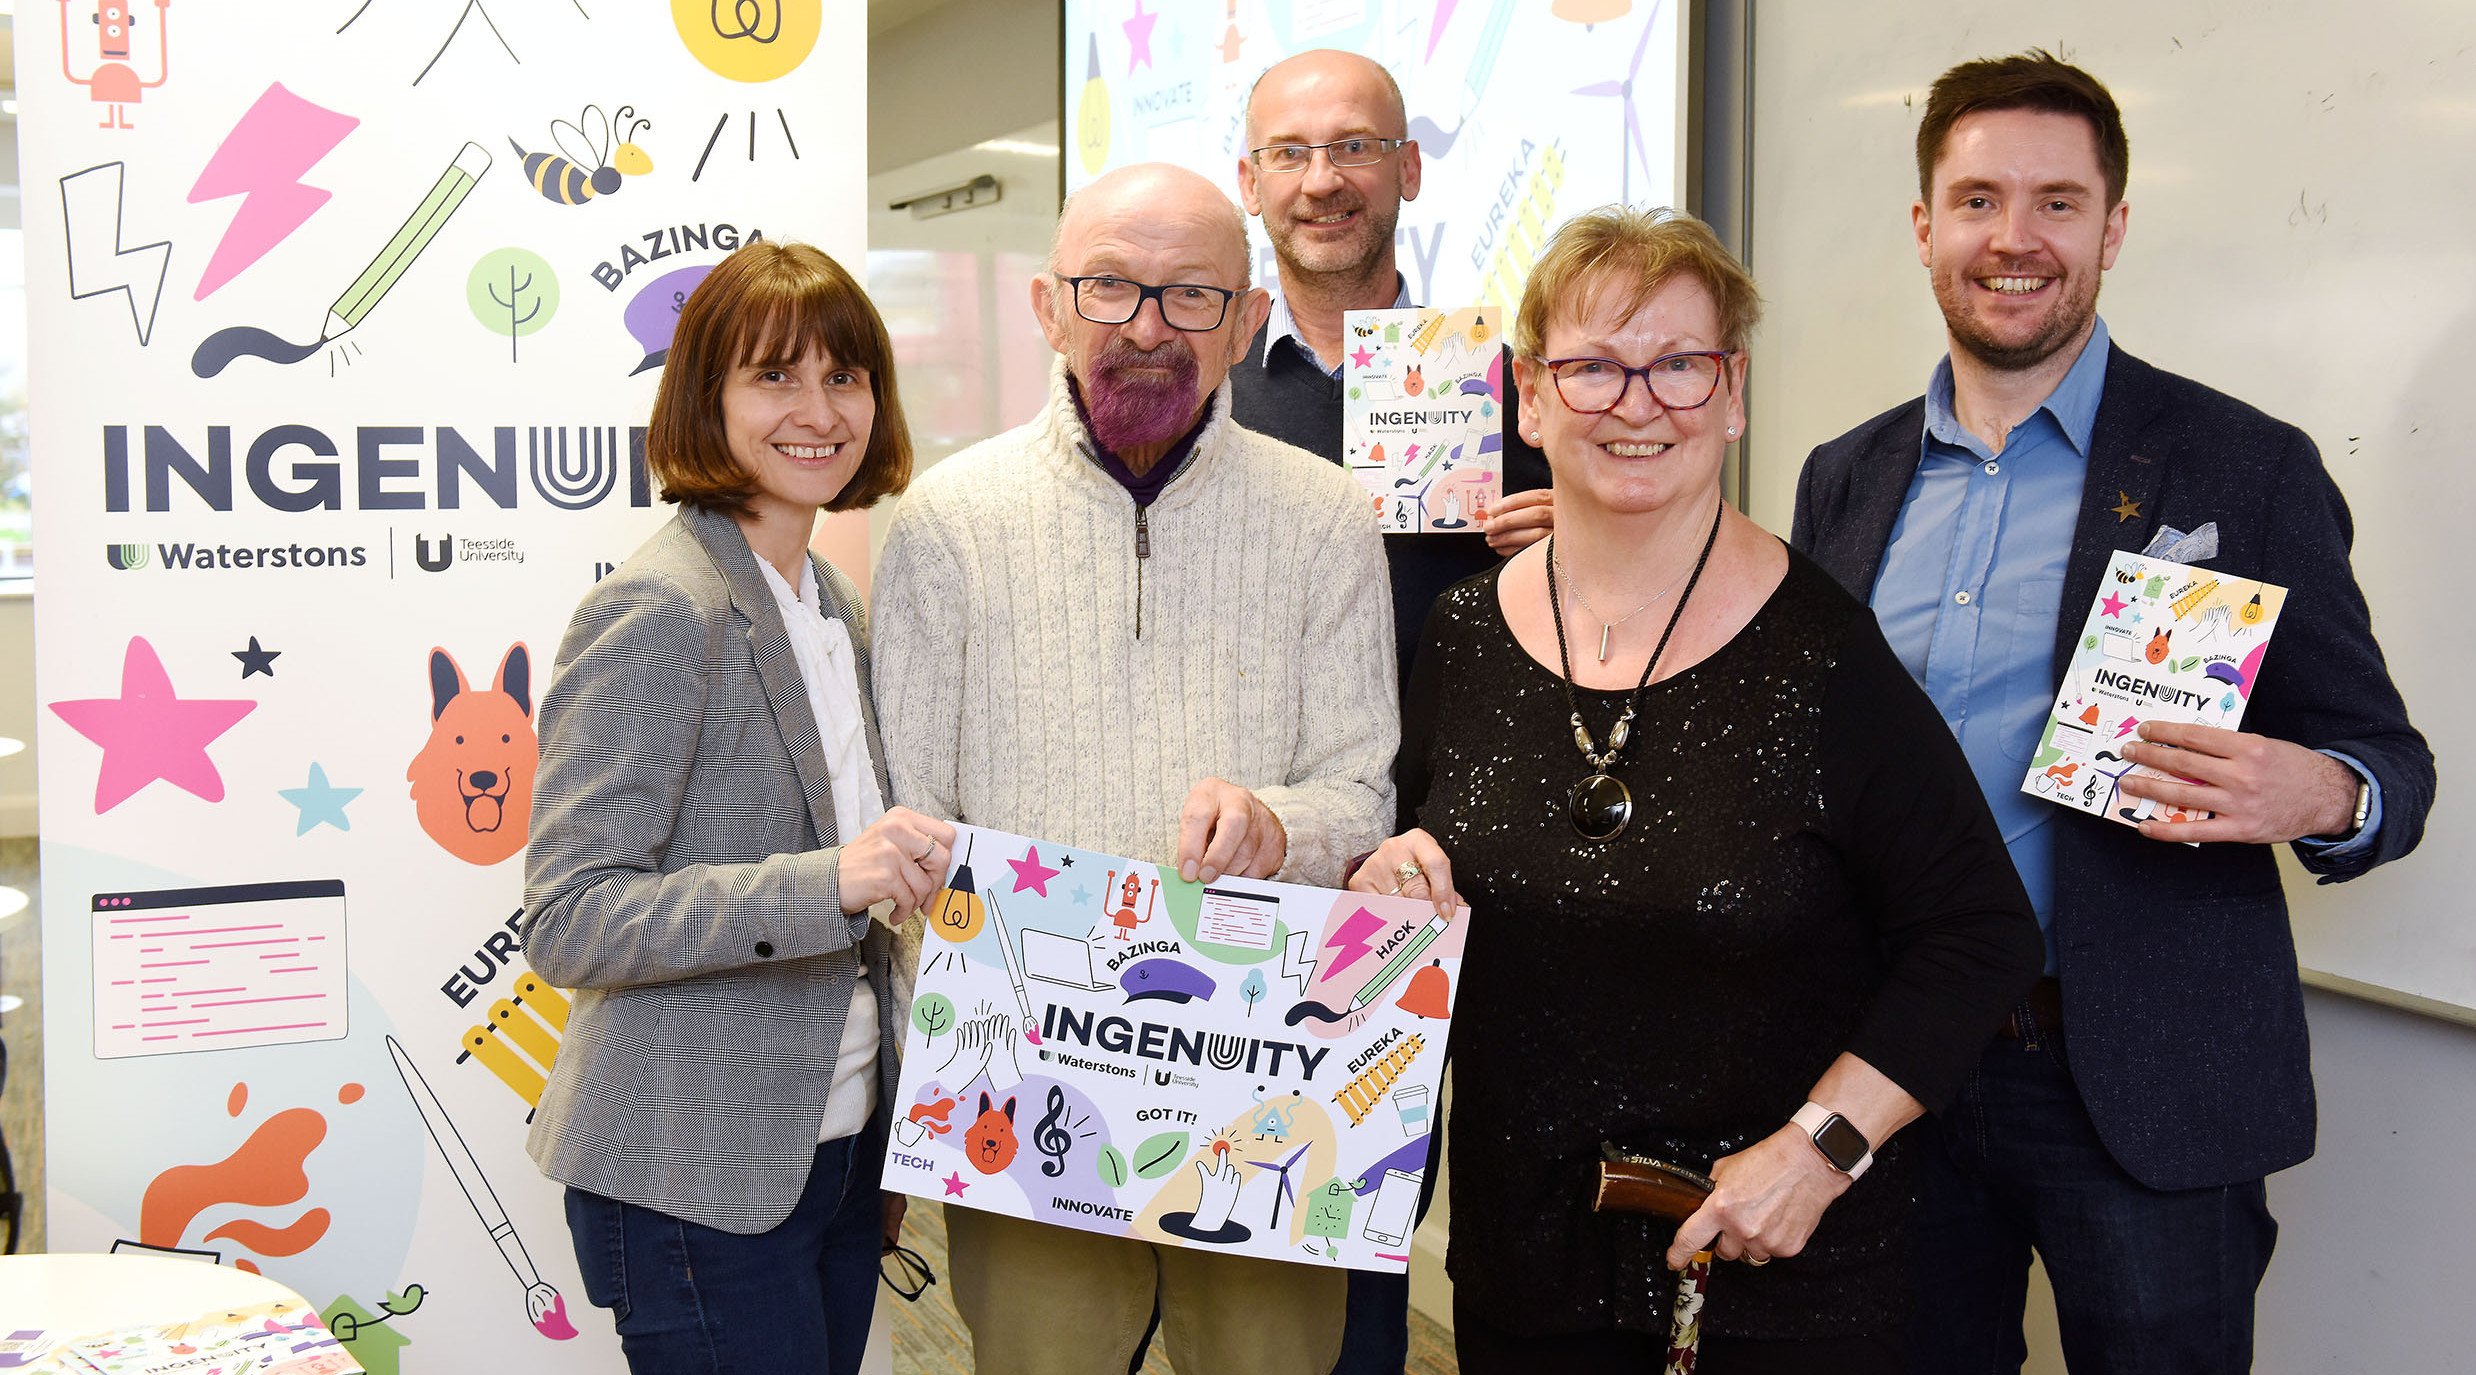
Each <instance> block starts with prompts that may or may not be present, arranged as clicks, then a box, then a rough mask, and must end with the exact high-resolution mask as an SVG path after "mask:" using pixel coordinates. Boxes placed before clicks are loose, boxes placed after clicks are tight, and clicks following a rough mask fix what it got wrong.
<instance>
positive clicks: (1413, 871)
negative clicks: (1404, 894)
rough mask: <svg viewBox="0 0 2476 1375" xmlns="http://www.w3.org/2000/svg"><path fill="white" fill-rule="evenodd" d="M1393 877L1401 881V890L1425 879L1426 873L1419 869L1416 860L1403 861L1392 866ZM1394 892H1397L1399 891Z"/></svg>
mask: <svg viewBox="0 0 2476 1375" xmlns="http://www.w3.org/2000/svg"><path fill="white" fill-rule="evenodd" d="M1393 877H1395V878H1397V879H1400V880H1401V886H1402V888H1407V887H1409V886H1410V885H1411V884H1412V883H1414V882H1416V881H1418V880H1419V879H1422V878H1425V877H1427V871H1426V870H1424V869H1421V868H1420V867H1419V864H1418V861H1417V860H1415V859H1405V860H1403V861H1402V862H1401V863H1399V864H1396V865H1394V866H1393ZM1394 891H1395V892H1399V891H1400V889H1395V890H1394Z"/></svg>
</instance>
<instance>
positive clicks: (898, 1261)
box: [877, 1243, 937, 1303]
mask: <svg viewBox="0 0 2476 1375" xmlns="http://www.w3.org/2000/svg"><path fill="white" fill-rule="evenodd" d="M889 1263H891V1264H892V1266H893V1271H889V1270H888V1269H887V1266H888V1264H889ZM894 1272H900V1274H901V1275H902V1278H900V1279H896V1278H895V1274H894ZM877 1278H879V1279H881V1280H884V1281H885V1286H886V1288H888V1289H891V1290H893V1291H894V1292H895V1293H897V1294H900V1295H902V1296H903V1302H905V1303H918V1302H919V1301H920V1296H921V1295H922V1294H925V1293H927V1292H928V1288H929V1286H930V1285H932V1284H935V1283H936V1282H937V1273H936V1272H935V1271H933V1270H931V1269H929V1263H928V1259H927V1257H925V1256H922V1255H921V1254H920V1253H919V1252H917V1251H914V1250H912V1249H911V1248H910V1247H908V1246H904V1245H901V1244H899V1243H897V1244H894V1245H889V1246H887V1247H886V1248H885V1249H884V1250H882V1251H880V1252H878V1254H877Z"/></svg>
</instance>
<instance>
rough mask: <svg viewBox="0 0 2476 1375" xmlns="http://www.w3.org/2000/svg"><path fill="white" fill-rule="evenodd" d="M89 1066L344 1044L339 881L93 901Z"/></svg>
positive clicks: (166, 892) (234, 886)
mask: <svg viewBox="0 0 2476 1375" xmlns="http://www.w3.org/2000/svg"><path fill="white" fill-rule="evenodd" d="M94 941H95V961H94V980H95V1058H97V1059H100V1060H117V1059H123V1058H126V1057H129V1056H134V1055H170V1054H177V1053H180V1052H184V1051H193V1050H231V1049H235V1048H238V1047H243V1046H267V1045H289V1044H292V1043H294V1042H299V1041H334V1040H340V1039H342V1038H343V1036H344V1032H345V1024H344V1002H345V996H344V972H345V959H344V884H343V881H342V880H340V879H308V880H302V881H299V882H291V883H238V884H230V885H227V886H224V887H217V888H165V889H159V890H156V891H153V892H129V893H98V894H96V895H95V899H94Z"/></svg>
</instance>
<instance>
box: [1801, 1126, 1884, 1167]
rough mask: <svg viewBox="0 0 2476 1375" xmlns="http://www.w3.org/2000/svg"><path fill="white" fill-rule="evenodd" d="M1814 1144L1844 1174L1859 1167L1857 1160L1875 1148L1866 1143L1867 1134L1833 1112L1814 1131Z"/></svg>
mask: <svg viewBox="0 0 2476 1375" xmlns="http://www.w3.org/2000/svg"><path fill="white" fill-rule="evenodd" d="M1814 1144H1815V1145H1816V1146H1818V1147H1820V1148H1821V1149H1822V1153H1823V1158H1824V1159H1825V1160H1828V1161H1830V1162H1831V1163H1832V1166H1833V1167H1834V1168H1836V1169H1837V1170H1839V1171H1840V1173H1842V1174H1847V1173H1848V1172H1849V1171H1851V1170H1853V1169H1856V1168H1857V1162H1859V1161H1861V1160H1863V1159H1865V1158H1866V1152H1867V1151H1869V1150H1871V1149H1873V1148H1872V1147H1870V1146H1868V1145H1867V1144H1866V1134H1865V1133H1864V1132H1861V1131H1859V1130H1857V1129H1856V1128H1855V1127H1853V1126H1850V1125H1849V1121H1848V1119H1847V1118H1845V1117H1842V1116H1840V1115H1839V1114H1838V1113H1836V1112H1835V1113H1833V1114H1832V1115H1831V1116H1830V1117H1828V1118H1826V1119H1824V1121H1823V1125H1822V1126H1821V1127H1819V1128H1817V1129H1816V1130H1815V1132H1814Z"/></svg>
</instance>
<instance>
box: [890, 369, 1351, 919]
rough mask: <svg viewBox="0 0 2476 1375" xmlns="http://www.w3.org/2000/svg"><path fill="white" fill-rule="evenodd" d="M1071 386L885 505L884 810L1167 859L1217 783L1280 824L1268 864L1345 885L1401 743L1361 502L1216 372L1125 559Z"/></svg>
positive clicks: (1129, 528)
mask: <svg viewBox="0 0 2476 1375" xmlns="http://www.w3.org/2000/svg"><path fill="white" fill-rule="evenodd" d="M1065 376H1066V372H1065V368H1064V365H1063V363H1060V364H1059V365H1058V366H1056V367H1054V368H1053V369H1052V370H1051V375H1050V388H1049V405H1048V407H1047V409H1046V410H1045V411H1044V412H1043V413H1042V414H1041V415H1040V417H1039V418H1038V419H1036V420H1034V421H1033V422H1032V423H1030V424H1028V425H1025V426H1023V427H1021V428H1019V429H1015V430H1009V431H1007V432H1006V433H1004V434H1001V435H998V436H996V437H994V438H992V439H988V440H985V441H983V442H981V443H979V444H975V445H973V446H972V447H971V448H969V449H966V450H964V451H963V452H961V453H959V454H956V455H954V456H953V457H951V458H948V459H946V460H945V461H944V462H942V463H939V464H938V465H937V466H936V467H934V468H932V469H930V470H929V471H928V472H926V473H925V474H923V475H922V476H921V477H920V479H919V481H918V482H916V483H914V484H913V486H912V488H911V491H910V494H909V495H907V496H906V497H905V498H904V499H903V504H902V506H901V508H900V509H899V510H897V511H896V512H895V515H894V521H893V525H892V528H891V530H890V531H889V533H888V534H887V537H886V544H885V551H884V553H883V555H882V557H881V559H880V562H879V564H878V567H877V576H876V588H875V596H874V606H873V607H872V609H871V615H870V620H871V621H872V622H873V623H874V627H875V636H874V652H875V657H876V700H877V713H878V720H879V722H880V725H881V728H882V730H883V732H884V735H885V741H886V756H887V761H886V762H887V766H888V772H889V773H890V774H891V775H892V778H893V783H894V798H895V801H897V802H899V803H901V804H903V805H905V806H909V807H912V808H915V809H917V810H919V811H923V812H928V813H931V814H934V815H937V816H941V817H948V818H952V819H955V820H960V821H966V822H971V823H974V824H976V825H982V826H990V827H995V828H997V829H1000V830H1007V831H1013V832H1016V833H1019V834H1024V835H1032V836H1039V837H1042V838H1045V839H1050V840H1055V841H1057V842H1059V843H1061V844H1066V845H1073V846H1077V847H1082V848H1088V849H1093V850H1100V851H1104V852H1107V853H1111V854H1123V855H1127V856H1130V857H1132V858H1136V859H1142V860H1146V861H1149V862H1153V863H1160V864H1167V863H1170V862H1172V861H1173V860H1174V859H1175V857H1176V850H1177V837H1178V809H1179V807H1180V805H1181V804H1183V803H1184V802H1185V800H1186V796H1187V792H1188V790H1189V789H1191V788H1192V787H1193V786H1194V785H1195V783H1196V781H1197V780H1199V779H1203V778H1207V777H1217V778H1222V779H1226V780H1228V781H1230V782H1232V783H1236V784H1239V785H1240V786H1242V787H1246V788H1250V789H1252V790H1253V791H1254V792H1255V794H1256V795H1257V796H1258V797H1259V798H1261V799H1262V800H1263V802H1264V804H1265V805H1266V806H1268V807H1270V808H1271V809H1272V811H1273V814H1274V815H1276V816H1278V817H1279V818H1280V819H1281V824H1282V826H1283V827H1284V828H1285V829H1286V830H1287V831H1288V833H1289V855H1288V859H1287V861H1286V863H1285V864H1284V866H1283V868H1282V870H1281V873H1280V874H1279V877H1280V878H1282V879H1284V880H1287V881H1292V882H1298V883H1314V884H1327V885H1330V884H1337V883H1338V882H1339V881H1340V878H1341V866H1342V864H1343V863H1344V862H1345V861H1346V860H1347V859H1348V858H1349V857H1350V856H1351V855H1354V854H1358V853H1360V852H1362V851H1365V850H1369V849H1372V848H1374V846H1375V844H1376V842H1377V841H1378V840H1380V839H1382V838H1383V836H1384V835H1385V834H1387V833H1388V831H1389V829H1390V828H1391V825H1392V820H1393V784H1392V763H1393V749H1394V746H1395V744H1396V742H1397V740H1398V738H1399V736H1400V720H1399V709H1398V706H1397V704H1396V700H1395V697H1394V685H1393V644H1392V641H1393V630H1392V609H1391V603H1390V600H1389V591H1388V586H1387V583H1386V577H1385V568H1384V552H1383V548H1382V545H1381V544H1380V543H1379V541H1380V540H1381V539H1382V536H1380V535H1379V534H1377V533H1376V528H1375V522H1374V520H1373V519H1372V518H1371V517H1370V516H1369V514H1368V505H1367V499H1366V496H1365V495H1364V493H1363V492H1361V491H1360V489H1359V487H1358V485H1357V484H1356V483H1355V482H1353V481H1352V480H1351V479H1350V477H1349V476H1348V475H1347V474H1346V473H1344V472H1342V470H1340V469H1339V468H1336V467H1334V466H1333V465H1332V464H1330V463H1327V462H1325V461H1323V460H1322V459H1320V458H1317V457H1315V456H1314V455H1312V454H1309V453H1307V452H1305V451H1304V450H1301V449H1296V448H1292V447H1291V446H1289V445H1287V444H1283V443H1281V442H1279V441H1278V440H1274V439H1271V438H1268V437H1266V436H1264V435H1260V434H1257V433H1255V432H1254V431H1252V430H1248V429H1245V428H1243V427H1241V426H1239V425H1238V424H1236V423H1235V422H1233V421H1232V420H1230V419H1229V393H1228V388H1227V387H1226V386H1224V387H1223V388H1222V391H1221V394H1220V395H1219V396H1218V397H1216V398H1215V399H1214V401H1213V403H1212V414H1213V418H1212V420H1211V421H1210V422H1209V423H1208V424H1207V425H1206V426H1205V427H1204V431H1203V433H1202V434H1201V435H1200V436H1198V437H1197V440H1196V444H1195V449H1194V452H1193V454H1192V455H1191V456H1190V457H1189V458H1188V460H1187V463H1186V467H1185V468H1184V470H1183V471H1181V472H1180V473H1179V474H1178V476H1177V477H1176V478H1175V479H1173V480H1172V481H1171V482H1170V483H1169V485H1168V487H1167V488H1166V489H1164V490H1163V491H1162V493H1161V494H1160V497H1159V498H1158V499H1157V500H1155V501H1154V502H1153V503H1152V505H1151V507H1150V508H1149V509H1148V510H1147V511H1145V512H1144V518H1145V524H1146V527H1147V535H1148V540H1149V556H1148V557H1144V558H1138V557H1137V554H1136V506H1135V503H1134V499H1133V498H1132V497H1130V496H1128V495H1127V492H1126V489H1125V488H1124V487H1122V486H1120V485H1119V484H1118V483H1117V482H1116V481H1115V480H1114V479H1112V478H1111V477H1110V476H1109V475H1108V474H1106V473H1104V472H1102V471H1101V469H1100V468H1099V466H1098V465H1097V464H1096V463H1094V461H1093V460H1092V459H1091V458H1090V457H1089V456H1088V455H1087V452H1086V450H1085V447H1084V446H1086V445H1087V444H1088V443H1089V440H1088V438H1087V437H1086V435H1085V433H1084V429H1083V424H1082V420H1081V418H1080V417H1079V416H1078V415H1077V414H1076V411H1075V405H1074V401H1073V399H1072V398H1071V397H1070V396H1069V394H1068V392H1067V389H1066V383H1065ZM1139 614H1140V617H1141V622H1140V624H1141V634H1140V635H1138V633H1137V625H1138V621H1137V617H1138V615H1139Z"/></svg>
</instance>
